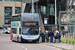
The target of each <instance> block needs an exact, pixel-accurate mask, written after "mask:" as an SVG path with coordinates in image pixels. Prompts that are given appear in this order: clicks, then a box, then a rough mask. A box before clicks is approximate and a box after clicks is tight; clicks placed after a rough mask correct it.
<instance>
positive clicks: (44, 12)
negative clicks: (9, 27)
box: [41, 6, 46, 14]
mask: <svg viewBox="0 0 75 50" xmlns="http://www.w3.org/2000/svg"><path fill="white" fill-rule="evenodd" d="M41 12H42V14H46V6H41Z"/></svg>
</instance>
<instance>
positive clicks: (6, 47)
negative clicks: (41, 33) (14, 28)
mask: <svg viewBox="0 0 75 50" xmlns="http://www.w3.org/2000/svg"><path fill="white" fill-rule="evenodd" d="M0 50H59V49H57V48H53V47H50V46H46V45H42V44H37V43H18V42H12V41H11V40H10V35H9V34H3V35H0Z"/></svg>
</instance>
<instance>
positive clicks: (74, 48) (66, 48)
mask: <svg viewBox="0 0 75 50" xmlns="http://www.w3.org/2000/svg"><path fill="white" fill-rule="evenodd" d="M41 44H43V45H47V46H52V47H55V48H59V49H62V50H75V45H71V44H65V43H49V42H48V43H41Z"/></svg>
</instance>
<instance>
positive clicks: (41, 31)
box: [40, 29, 42, 42]
mask: <svg viewBox="0 0 75 50" xmlns="http://www.w3.org/2000/svg"><path fill="white" fill-rule="evenodd" d="M40 42H42V30H41V29H40Z"/></svg>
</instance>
